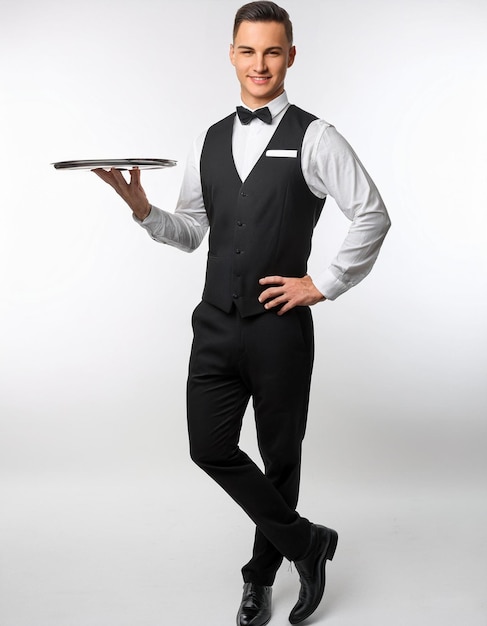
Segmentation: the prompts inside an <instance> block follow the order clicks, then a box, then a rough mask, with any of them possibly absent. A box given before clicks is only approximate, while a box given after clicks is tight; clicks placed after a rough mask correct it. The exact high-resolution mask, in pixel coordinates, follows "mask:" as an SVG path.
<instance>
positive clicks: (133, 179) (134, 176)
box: [130, 167, 140, 187]
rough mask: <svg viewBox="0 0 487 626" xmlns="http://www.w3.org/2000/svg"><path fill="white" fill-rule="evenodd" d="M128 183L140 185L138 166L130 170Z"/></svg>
mask: <svg viewBox="0 0 487 626" xmlns="http://www.w3.org/2000/svg"><path fill="white" fill-rule="evenodd" d="M130 184H131V185H132V184H133V185H137V186H138V187H139V186H140V169H139V168H138V167H134V168H132V169H131V170H130Z"/></svg>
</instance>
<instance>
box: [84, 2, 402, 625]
mask: <svg viewBox="0 0 487 626" xmlns="http://www.w3.org/2000/svg"><path fill="white" fill-rule="evenodd" d="M295 56H296V49H295V47H294V45H293V33H292V24H291V22H290V20H289V15H288V13H287V12H286V11H285V10H284V9H282V8H281V7H279V6H277V5H276V4H274V3H273V2H266V1H263V2H251V3H249V4H246V5H245V6H243V7H241V9H239V11H238V12H237V14H236V17H235V23H234V32H233V43H232V44H231V46H230V60H231V62H232V64H233V65H234V67H235V70H236V75H237V79H238V81H239V83H240V97H241V104H240V105H239V106H238V107H237V112H236V113H235V112H234V113H232V114H231V115H229V116H228V117H226V118H225V119H223V120H221V121H220V122H218V123H216V124H214V125H213V126H211V127H210V128H209V129H208V131H207V132H205V133H204V134H203V135H202V136H201V137H199V138H198V139H197V140H196V142H195V145H194V147H193V150H192V152H191V153H190V156H189V158H188V162H187V166H186V171H185V176H184V180H183V184H182V188H181V193H180V197H179V201H178V205H177V207H176V211H175V213H170V212H166V211H163V210H161V209H159V208H157V207H155V206H153V205H152V204H150V203H149V201H148V199H147V197H146V194H145V192H144V190H143V188H142V186H141V184H140V171H139V170H137V169H135V170H132V171H131V172H130V182H126V180H125V178H124V177H123V175H122V173H121V172H119V171H117V170H111V171H109V172H106V171H104V170H96V173H97V174H98V175H99V176H100V177H101V178H102V179H103V180H105V181H106V182H107V183H109V184H110V185H111V186H112V187H114V188H115V190H116V191H117V192H118V193H119V194H120V195H121V196H122V198H123V199H124V200H125V201H126V202H127V204H128V205H129V206H130V208H131V209H132V211H133V214H134V218H135V220H136V221H137V222H139V223H140V225H141V226H142V227H143V228H145V229H146V230H147V232H148V233H149V234H150V236H151V237H152V238H153V239H155V240H156V241H159V242H162V243H166V244H169V245H173V246H176V247H178V248H180V249H181V250H185V251H192V250H194V249H195V248H196V247H197V246H198V245H199V244H200V243H201V241H202V239H203V237H204V235H205V233H206V231H207V230H208V229H209V252H208V263H207V272H206V281H205V287H204V291H203V298H202V301H201V303H200V304H199V305H198V306H197V307H196V309H195V311H194V313H193V330H194V340H193V346H192V351H191V358H190V365H189V377H188V386H187V409H188V411H187V412H188V430H189V439H190V448H191V457H192V459H193V460H194V461H195V463H197V464H198V465H199V466H200V467H201V468H202V469H203V470H205V472H207V473H208V474H209V475H210V476H211V477H212V478H213V479H214V480H216V481H217V482H218V483H219V484H220V485H221V486H222V487H223V488H224V489H225V490H226V491H227V492H228V494H229V495H230V496H231V497H232V498H233V499H234V500H235V501H236V502H237V503H238V504H239V505H240V506H241V507H242V509H243V510H244V511H245V512H246V513H247V514H248V515H249V516H250V518H251V519H252V520H253V521H254V523H255V525H256V534H255V541H254V546H253V552H252V557H251V558H250V560H249V562H248V563H247V564H246V565H244V567H243V568H242V574H243V580H244V590H243V597H242V602H241V604H240V608H239V611H238V615H237V623H238V625H239V626H262V625H263V624H266V623H267V622H268V621H269V620H270V618H271V594H272V585H273V583H274V579H275V575H276V572H277V570H278V568H279V566H280V564H281V562H282V559H283V557H285V558H287V559H288V560H290V561H294V563H295V565H296V569H297V571H298V573H299V577H300V583H301V587H300V592H299V596H298V600H297V602H296V604H295V606H294V607H293V609H292V610H291V613H290V615H289V620H290V622H291V623H292V624H297V623H299V622H301V621H303V620H304V619H306V618H307V617H309V616H310V615H311V614H312V613H313V612H314V611H315V609H316V608H317V607H318V605H319V603H320V601H321V599H322V596H323V592H324V587H325V564H326V561H327V560H331V559H332V558H333V556H334V553H335V548H336V545H337V539H338V535H337V533H336V531H335V530H333V529H330V528H327V527H325V526H322V525H319V524H314V523H312V522H310V521H309V520H308V519H306V518H305V517H302V516H301V515H300V514H298V512H297V511H296V505H297V501H298V489H299V476H300V465H301V445H302V440H303V437H304V434H305V428H306V418H307V409H308V399H309V389H310V380H311V371H312V365H313V352H314V344H313V326H312V318H311V312H310V308H309V307H310V306H311V305H314V304H317V303H318V302H322V301H325V300H334V299H336V298H337V297H338V296H339V295H341V294H342V293H344V292H345V291H347V290H348V289H349V288H350V287H353V286H354V285H356V284H357V283H358V282H360V281H361V280H362V279H363V278H364V277H365V276H366V275H367V274H368V273H369V271H370V270H371V268H372V266H373V264H374V262H375V260H376V258H377V255H378V253H379V249H380V246H381V244H382V241H383V239H384V237H385V235H386V232H387V230H388V228H389V224H390V223H389V218H388V215H387V211H386V209H385V207H384V204H383V202H382V200H381V197H380V195H379V193H378V191H377V189H376V187H375V185H374V183H373V182H372V180H371V179H370V177H369V175H368V174H367V172H366V171H365V169H364V167H363V166H362V164H361V163H360V161H359V160H358V158H357V156H356V155H355V153H354V152H353V150H352V149H351V147H350V146H349V145H348V143H347V142H346V141H345V139H344V138H343V137H342V136H341V135H340V134H339V133H338V132H337V131H336V130H335V128H334V127H333V126H332V125H330V124H329V123H327V122H325V121H324V120H321V119H318V118H316V117H315V116H313V115H311V114H309V113H306V112H305V111H303V110H302V109H300V108H298V107H296V106H294V105H291V104H290V103H289V101H288V98H287V95H286V92H285V90H284V81H285V77H286V73H287V70H288V68H290V67H291V66H292V65H293V63H294V60H295ZM328 195H330V196H332V197H333V198H334V199H335V201H336V203H337V205H338V206H339V207H340V209H341V210H342V211H343V213H344V214H345V215H346V216H347V217H348V218H349V219H350V220H351V225H350V230H349V232H348V235H347V236H346V238H345V240H344V242H343V243H342V245H341V247H340V249H339V251H338V254H337V255H336V257H335V259H334V260H333V262H332V263H331V265H330V266H329V267H323V269H322V271H320V272H319V273H317V275H316V276H313V277H311V276H309V275H308V274H307V260H308V256H309V254H310V250H311V240H312V233H313V228H314V226H315V224H316V222H317V220H318V218H319V217H320V213H321V210H322V208H323V205H324V202H325V199H326V197H327V196H328ZM250 399H252V403H253V407H254V411H255V418H256V428H257V438H258V444H259V450H260V453H261V456H262V460H263V463H264V468H265V470H264V472H262V471H261V470H260V469H259V467H258V466H257V465H256V464H255V463H254V462H253V461H252V460H251V459H250V458H249V457H248V456H247V455H246V454H245V452H243V451H242V450H240V448H239V446H238V442H239V435H240V429H241V424H242V418H243V415H244V412H245V410H246V407H247V404H248V402H249V400H250Z"/></svg>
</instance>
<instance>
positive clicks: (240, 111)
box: [237, 107, 272, 126]
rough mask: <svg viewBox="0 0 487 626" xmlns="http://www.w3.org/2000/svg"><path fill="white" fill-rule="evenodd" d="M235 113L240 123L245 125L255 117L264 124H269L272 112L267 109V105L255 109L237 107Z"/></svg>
mask: <svg viewBox="0 0 487 626" xmlns="http://www.w3.org/2000/svg"><path fill="white" fill-rule="evenodd" d="M237 115H238V118H239V120H240V121H241V122H242V124H245V126H247V124H250V122H251V121H252V120H253V119H255V118H256V117H257V118H259V120H262V121H263V122H265V123H266V124H270V123H271V122H272V113H271V112H270V111H269V109H268V107H263V108H262V109H257V111H249V110H248V109H246V108H245V107H237Z"/></svg>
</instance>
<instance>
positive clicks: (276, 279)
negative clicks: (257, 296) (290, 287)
mask: <svg viewBox="0 0 487 626" xmlns="http://www.w3.org/2000/svg"><path fill="white" fill-rule="evenodd" d="M285 280H286V279H285V278H284V277H283V276H265V277H264V278H261V279H259V284H261V285H271V284H273V285H283V284H284V281H285Z"/></svg>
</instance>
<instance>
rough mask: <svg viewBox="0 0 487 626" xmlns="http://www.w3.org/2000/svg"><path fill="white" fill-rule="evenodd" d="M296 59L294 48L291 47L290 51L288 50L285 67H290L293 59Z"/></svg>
mask: <svg viewBox="0 0 487 626" xmlns="http://www.w3.org/2000/svg"><path fill="white" fill-rule="evenodd" d="M295 58H296V46H291V48H290V50H289V57H288V60H287V66H288V67H291V65H292V64H293V63H294V59H295Z"/></svg>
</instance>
